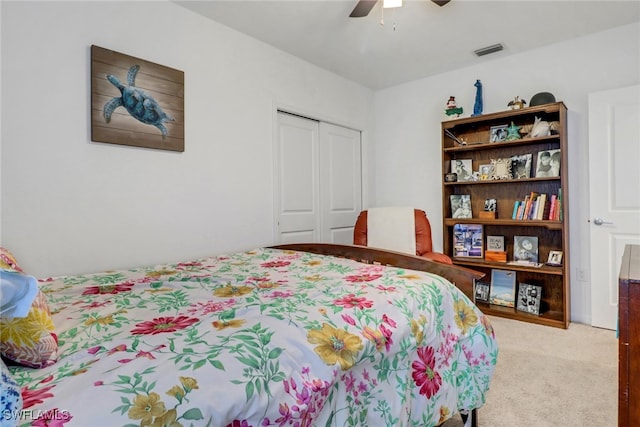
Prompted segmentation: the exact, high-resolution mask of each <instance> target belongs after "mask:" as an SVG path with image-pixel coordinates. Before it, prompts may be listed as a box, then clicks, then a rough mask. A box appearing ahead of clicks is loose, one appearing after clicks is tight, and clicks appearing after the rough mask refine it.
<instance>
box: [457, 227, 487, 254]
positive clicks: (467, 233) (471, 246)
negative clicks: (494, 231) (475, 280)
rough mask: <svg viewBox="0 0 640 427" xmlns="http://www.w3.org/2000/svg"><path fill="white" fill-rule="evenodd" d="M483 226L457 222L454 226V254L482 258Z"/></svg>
mask: <svg viewBox="0 0 640 427" xmlns="http://www.w3.org/2000/svg"><path fill="white" fill-rule="evenodd" d="M482 255H483V226H482V225H481V224H455V225H454V226H453V256H454V257H469V258H482Z"/></svg>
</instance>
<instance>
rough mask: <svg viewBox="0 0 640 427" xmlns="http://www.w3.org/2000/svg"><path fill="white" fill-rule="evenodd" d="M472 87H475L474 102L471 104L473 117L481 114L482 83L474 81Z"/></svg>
mask: <svg viewBox="0 0 640 427" xmlns="http://www.w3.org/2000/svg"><path fill="white" fill-rule="evenodd" d="M474 86H475V87H476V102H475V104H473V114H472V115H473V116H479V115H480V114H482V83H480V80H476V82H475V84H474Z"/></svg>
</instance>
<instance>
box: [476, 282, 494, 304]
mask: <svg viewBox="0 0 640 427" xmlns="http://www.w3.org/2000/svg"><path fill="white" fill-rule="evenodd" d="M474 288H475V291H474V292H473V295H474V301H473V302H485V303H488V302H489V293H490V292H491V283H490V282H483V281H480V280H476V281H475V282H474Z"/></svg>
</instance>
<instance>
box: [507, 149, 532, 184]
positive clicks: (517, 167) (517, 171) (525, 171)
mask: <svg viewBox="0 0 640 427" xmlns="http://www.w3.org/2000/svg"><path fill="white" fill-rule="evenodd" d="M532 157H533V155H532V154H531V153H529V154H521V155H518V156H512V157H511V179H523V178H531V159H532Z"/></svg>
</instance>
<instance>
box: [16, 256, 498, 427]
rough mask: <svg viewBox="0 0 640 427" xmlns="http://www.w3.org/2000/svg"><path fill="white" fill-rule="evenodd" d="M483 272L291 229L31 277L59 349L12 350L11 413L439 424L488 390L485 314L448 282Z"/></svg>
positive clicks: (491, 352)
mask: <svg viewBox="0 0 640 427" xmlns="http://www.w3.org/2000/svg"><path fill="white" fill-rule="evenodd" d="M481 276H482V274H481V273H477V272H475V271H472V270H468V269H464V268H460V267H456V266H451V265H445V264H439V263H436V262H431V261H428V260H425V259H422V258H419V257H414V256H410V255H403V254H399V253H394V252H387V251H383V250H378V249H374V248H366V247H358V246H349V245H345V246H343V245H330V244H297V245H282V246H274V247H265V248H258V249H255V250H251V251H246V252H238V253H232V254H227V255H219V256H213V257H210V258H205V259H199V260H194V261H189V262H179V263H174V264H166V265H158V266H153V267H143V268H134V269H128V270H121V271H109V272H102V273H97V274H86V275H78V276H63V277H56V278H51V279H45V280H40V281H39V288H40V290H41V291H42V293H43V294H44V295H45V296H46V301H47V304H48V308H49V309H50V312H51V316H52V321H53V330H52V331H51V334H52V336H55V337H56V339H57V349H56V352H55V354H54V355H52V356H50V359H51V360H49V361H48V362H47V363H44V364H43V366H41V367H39V368H33V367H25V366H20V365H13V366H9V371H10V373H11V374H12V376H13V379H15V381H16V382H17V384H18V386H19V387H20V389H21V395H22V399H23V410H22V412H20V413H18V414H19V416H17V417H15V418H16V420H15V423H16V424H17V425H43V426H44V425H56V426H65V427H67V426H174V427H177V426H222V427H227V426H231V427H261V426H289V425H291V426H347V425H348V426H378V425H394V426H436V425H440V424H442V423H443V422H445V421H446V420H447V419H449V418H451V417H453V416H456V414H458V413H459V412H461V411H472V410H475V409H476V408H480V407H481V406H482V405H483V404H484V402H485V398H486V392H487V391H488V389H489V386H490V381H491V378H492V375H493V371H494V368H495V364H496V360H497V354H498V346H497V343H496V339H495V337H494V334H493V329H492V327H491V324H490V322H489V319H488V318H487V317H486V316H484V315H483V314H482V312H481V311H480V310H479V309H478V308H477V307H476V306H475V305H474V304H473V303H472V302H471V301H470V300H469V299H468V298H467V297H466V296H465V295H464V293H463V292H461V291H460V290H459V289H458V288H457V287H456V286H454V285H453V284H452V282H453V283H456V284H458V285H459V286H462V287H464V286H467V287H468V286H470V284H472V282H473V280H474V279H477V278H479V277H481ZM54 359H55V360H54ZM4 418H5V421H6V420H7V419H12V417H11V415H7V414H6V413H5V414H4Z"/></svg>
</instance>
